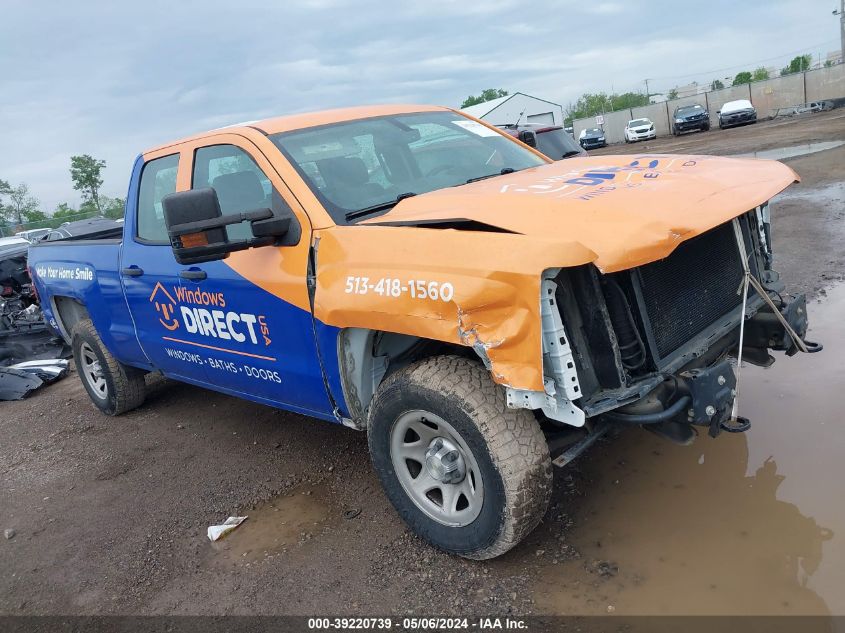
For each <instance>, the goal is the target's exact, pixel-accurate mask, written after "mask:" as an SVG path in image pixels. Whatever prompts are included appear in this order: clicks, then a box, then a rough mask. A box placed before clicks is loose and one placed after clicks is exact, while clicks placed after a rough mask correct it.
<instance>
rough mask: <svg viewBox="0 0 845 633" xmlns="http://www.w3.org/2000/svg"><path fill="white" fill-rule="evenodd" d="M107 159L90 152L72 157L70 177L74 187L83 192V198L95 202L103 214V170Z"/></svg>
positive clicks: (98, 210)
mask: <svg viewBox="0 0 845 633" xmlns="http://www.w3.org/2000/svg"><path fill="white" fill-rule="evenodd" d="M105 166H106V161H104V160H97V159H96V158H94V157H93V156H90V155H88V154H82V155H81V156H71V157H70V177H71V179H73V188H74V189H76V190H77V191H80V192H82V199H83V200H85V201H86V202H91V203H93V205H94V207H95V208H96V209H97V213H99V214H101V215H102V212H103V211H102V207H101V205H100V187H102V186H103V178H102V171H103V168H104V167H105Z"/></svg>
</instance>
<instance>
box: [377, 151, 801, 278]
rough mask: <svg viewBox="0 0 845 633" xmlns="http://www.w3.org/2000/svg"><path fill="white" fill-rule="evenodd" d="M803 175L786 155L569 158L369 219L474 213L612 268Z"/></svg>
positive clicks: (647, 255) (427, 220) (666, 250)
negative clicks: (578, 249) (781, 158)
mask: <svg viewBox="0 0 845 633" xmlns="http://www.w3.org/2000/svg"><path fill="white" fill-rule="evenodd" d="M797 180H799V178H798V175H797V174H796V173H795V172H794V171H793V170H792V169H790V168H789V167H787V166H786V165H784V164H782V163H779V162H776V161H770V160H758V159H751V158H723V157H716V156H680V155H668V154H648V155H640V156H636V155H630V156H595V157H584V158H571V159H569V160H566V161H561V162H556V163H551V164H548V165H544V166H541V167H535V168H532V169H527V170H524V171H521V172H518V173H515V174H508V175H504V176H498V177H495V178H490V179H488V180H483V181H480V182H476V183H472V184H468V185H461V186H458V187H450V188H448V189H440V190H437V191H432V192H430V193H426V194H422V195H418V196H414V197H412V198H407V199H405V200H402V201H401V202H400V203H399V204H397V205H396V206H395V207H394V208H393V209H392V210H391V211H390V212H389V213H387V214H385V215H382V216H379V217H377V218H372V219H370V220H366V221H365V222H364V223H363V224H382V225H383V224H392V225H397V224H398V225H412V226H431V227H436V226H437V224H438V223H442V224H444V225H447V226H456V227H458V228H460V223H461V222H466V221H468V222H471V223H473V224H467V226H468V227H469V226H471V227H474V228H475V229H477V228H478V227H480V226H483V225H486V226H487V227H492V228H493V229H498V230H500V231H507V232H511V233H517V234H522V235H526V236H531V237H532V238H534V239H536V240H537V241H538V242H542V243H544V244H547V243H549V242H555V241H559V242H566V243H568V244H572V243H573V242H577V243H579V244H580V245H581V246H583V247H584V249H583V252H585V253H588V255H587V257H588V259H587V260H586V261H584V262H581V263H589V262H593V263H594V264H595V265H596V266H598V268H599V269H600V270H602V271H603V272H606V273H607V272H615V271H618V270H624V269H627V268H633V267H635V266H640V265H642V264H645V263H648V262H651V261H655V260H658V259H662V258H664V257H666V256H668V255H669V254H670V253H671V252H672V251H673V250H674V249H675V248H676V247H677V246H678V244H680V243H681V242H683V241H684V240H687V239H690V238H692V237H695V236H696V235H700V234H701V233H704V232H706V231H708V230H710V229H712V228H714V227H716V226H718V225H719V224H722V223H724V222H727V221H729V220H731V219H733V218H735V217H737V216H739V215H742V214H743V213H745V212H747V211H750V210H751V209H754V208H755V207H757V206H758V205H760V204H762V203H764V202H766V201H767V200H769V199H770V198H772V197H773V196H774V195H776V194H777V193H779V192H781V191H782V190H783V189H785V188H786V187H787V186H789V184H790V183H792V182H795V181H797ZM476 223H478V224H476ZM570 265H571V264H570Z"/></svg>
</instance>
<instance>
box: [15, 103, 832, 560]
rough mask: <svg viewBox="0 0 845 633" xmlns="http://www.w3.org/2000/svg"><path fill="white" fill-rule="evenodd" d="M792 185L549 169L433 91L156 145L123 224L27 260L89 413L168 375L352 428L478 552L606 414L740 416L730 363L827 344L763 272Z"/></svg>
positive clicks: (589, 166) (641, 167)
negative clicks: (434, 99) (780, 206)
mask: <svg viewBox="0 0 845 633" xmlns="http://www.w3.org/2000/svg"><path fill="white" fill-rule="evenodd" d="M796 179H797V176H796V174H795V173H794V172H793V171H792V170H791V169H790V168H788V167H786V166H784V165H783V164H781V163H777V162H772V161H763V160H752V159H737V158H718V157H712V156H668V155H643V156H601V157H589V158H572V159H569V160H566V161H562V162H553V161H551V160H549V159H548V158H546V157H544V156H543V155H542V154H540V153H539V152H537V151H536V150H534V149H532V148H531V147H528V146H527V145H524V144H522V143H520V142H519V141H518V140H516V139H514V138H512V137H511V136H509V135H507V134H505V133H503V132H501V131H500V130H497V129H496V128H494V127H491V126H489V125H487V124H485V123H483V122H480V121H477V120H475V119H471V118H468V117H467V116H465V115H463V114H461V113H459V112H455V111H453V110H449V109H446V108H439V107H430V106H381V107H368V108H356V109H346V110H339V111H330V112H321V113H316V114H303V115H294V116H288V117H281V118H276V119H269V120H266V121H260V122H249V123H244V124H241V125H238V126H233V127H228V128H224V129H219V130H214V131H211V132H208V133H205V134H200V135H198V136H194V137H191V138H187V139H183V140H180V141H177V142H174V143H171V144H167V145H164V146H161V147H157V148H155V149H152V150H150V151H148V152H146V153H144V154H143V155H141V156H139V157H138V159H137V161H136V163H135V166H134V169H133V172H132V176H131V181H130V186H129V193H128V196H127V212H126V222H125V226H124V228H123V235H122V236H119V235H117V234H115V235H113V236H107V237H101V238H100V239H96V240H87V241H83V240H74V239H72V238H71V239H67V240H62V241H57V242H48V243H42V244H38V245H36V246H34V247H33V248H32V249H31V253H30V268H31V269H32V271H33V275H34V280H35V285H36V288H37V290H38V293H39V295H40V296H41V298H42V307H43V309H44V311H45V313H46V314H47V316H48V318H49V319H50V321H51V323H53V324H54V325H55V326H56V328H58V329H59V330H60V331H61V332H62V334H63V336H64V337H65V338H66V339H67V341H68V342H70V343H71V344H72V346H73V350H74V355H75V358H76V364H77V368H78V371H79V374H80V376H81V378H82V382H83V384H84V385H85V388H86V390H87V391H88V393H89V395H90V396H91V399H92V400H93V402H94V403H95V404H96V405H97V406H98V407H99V408H100V409H101V410H102V411H103V412H104V413H106V414H109V415H117V414H120V413H123V412H125V411H128V410H130V409H132V408H134V407H137V406H139V405H140V404H141V403H142V402H143V400H144V385H145V383H144V374H145V373H147V372H153V371H158V372H161V373H163V374H164V375H165V376H167V377H170V378H173V379H176V380H180V381H184V382H187V383H191V384H194V385H199V386H202V387H206V388H209V389H214V390H217V391H220V392H223V393H226V394H231V395H234V396H238V397H241V398H245V399H248V400H252V401H256V402H261V403H265V404H268V405H271V406H275V407H279V408H283V409H287V410H290V411H295V412H299V413H303V414H306V415H309V416H313V417H316V418H321V419H323V420H329V421H334V422H339V423H341V424H344V425H347V426H350V427H353V428H356V429H360V430H363V431H366V433H367V434H368V438H369V447H370V452H371V457H372V462H373V465H374V467H375V470H376V472H377V474H378V476H379V478H380V479H381V482H382V484H383V486H384V489H385V492H386V494H387V496H388V497H389V498H390V501H391V502H392V503H393V504H394V506H395V507H396V509H397V510H398V512H399V514H400V515H401V516H402V518H403V519H404V520H405V521H406V522H407V524H408V525H409V526H410V527H411V528H412V529H413V530H414V531H416V532H417V533H418V534H420V535H421V536H423V537H424V538H426V539H428V540H429V541H430V542H431V543H433V544H434V545H436V546H437V547H440V548H442V549H444V550H446V551H448V552H452V553H456V554H459V555H462V556H466V557H470V558H476V559H483V558H491V557H494V556H497V555H499V554H502V553H503V552H505V551H507V550H508V549H510V548H511V547H513V546H514V545H515V544H516V543H518V542H519V541H520V540H521V539H522V538H523V537H525V536H526V535H527V534H528V533H529V532H530V531H531V530H532V529H533V528H534V527H535V526H536V525H537V523H538V522H539V521H540V520H541V518H542V517H543V515H544V513H545V511H546V507H547V504H548V502H549V498H550V495H551V486H552V473H551V470H552V464H553V463H555V464H558V465H562V464H565V463H567V462H568V461H569V460H571V459H572V458H573V457H574V456H575V455H576V454H577V453H578V452H580V451H581V450H583V449H584V448H585V447H586V446H588V445H589V444H590V443H591V442H593V441H594V440H595V438H596V437H598V436H599V435H601V434H602V433H604V432H605V431H606V430H607V429H608V428H613V427H616V426H620V425H637V426H642V427H646V428H650V429H652V430H654V431H656V432H658V433H660V434H662V435H664V436H666V437H669V438H670V439H673V440H674V441H677V442H681V443H688V442H690V441H691V440H692V439H693V437H694V435H695V427H696V426H701V427H703V428H704V429H706V430H707V431H708V432H709V434H710V435H712V436H716V435H718V434H719V432H720V431H722V430H725V429H727V430H728V431H742V430H744V429H746V428H747V427H748V422H747V421H745V420H744V419H743V418H741V417H739V416H738V415H737V414H736V412H735V411H732V406H733V403H734V400H735V390H736V378H735V372H734V369H733V367H734V364H735V362H734V363H732V361H731V357H732V356H736V355H737V354H739V353H740V351H741V353H742V355H743V357H744V359H746V360H747V361H749V362H754V363H759V364H763V365H766V364H769V363H771V362H773V360H774V359H773V357H772V356H771V355H770V354H769V350H780V351H784V352H786V354H787V355H790V354H793V353H795V352H796V351H798V350H800V351H813V350H815V349H816V348H817V346H815V345H813V344H811V343H807V342H805V341H804V340H803V336H804V334H805V332H806V327H807V315H806V306H805V300H804V298H803V296H798V297H794V298H792V297H789V295H787V294H786V292H785V290H784V287H783V285H782V284H781V282H780V280H779V278H778V275H777V273H776V272H774V270H772V249H771V246H772V236H771V229H770V222H769V206H768V201H769V199H770V198H772V197H773V196H774V195H775V194H777V193H778V192H780V191H782V190H783V189H784V188H786V187H787V186H788V185H789V184H790V183H792V182H793V181H795V180H796ZM743 316H744V318H743ZM573 434H575V437H574V440H575V443H574V444H573V443H570V444H568V445H566V442H568V441H569V440H570V439H572V438H571V436H572V435H573Z"/></svg>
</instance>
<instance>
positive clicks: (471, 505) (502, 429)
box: [369, 356, 552, 559]
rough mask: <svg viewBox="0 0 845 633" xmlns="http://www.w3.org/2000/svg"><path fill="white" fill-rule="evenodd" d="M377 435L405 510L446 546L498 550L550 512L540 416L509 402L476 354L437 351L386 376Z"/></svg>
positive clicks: (382, 472) (376, 453) (383, 473)
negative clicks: (470, 357)
mask: <svg viewBox="0 0 845 633" xmlns="http://www.w3.org/2000/svg"><path fill="white" fill-rule="evenodd" d="M369 445H370V454H371V457H372V460H373V466H374V468H375V471H376V473H377V475H378V477H379V479H380V480H381V483H382V485H383V486H384V490H385V492H386V494H387V496H388V498H389V499H390V501H391V503H393V505H394V507H395V508H396V510H397V511H398V512H399V515H400V516H401V517H402V519H403V520H404V521H405V523H407V525H408V526H409V527H410V528H411V529H412V530H413V531H414V532H416V533H417V534H419V535H420V536H421V537H422V538H424V539H426V540H427V541H429V542H430V543H432V544H433V545H435V546H436V547H439V548H440V549H443V550H445V551H447V552H450V553H453V554H458V555H460V556H464V557H467V558H474V559H487V558H493V557H495V556H499V555H500V554H503V553H504V552H506V551H508V550H509V549H511V548H512V547H513V546H514V545H516V544H517V543H519V541H520V540H522V539H523V538H524V537H525V536H526V535H527V534H528V533H529V532H531V530H533V529H534V527H535V526H536V525H537V524H538V523H539V522H540V520H541V519H542V517H543V515H544V514H545V512H546V508H547V506H548V503H549V497H550V495H551V487H552V473H551V461H550V458H549V451H548V446H547V444H546V440H545V437H544V436H543V433H542V431H541V430H540V426H539V425H538V424H537V421H536V420H535V419H534V416H533V415H532V414H531V413H530V412H529V411H527V410H524V409H519V410H514V409H509V408H508V407H507V405H506V403H505V396H504V390H503V389H502V388H501V387H499V386H498V385H496V384H495V383H493V381H492V380H491V379H490V376H489V373H488V372H487V371H486V370H485V369H484V368H483V367H482V366H480V365H479V364H478V363H475V362H472V361H470V360H468V359H465V358H460V357H453V356H441V357H435V358H431V359H428V360H424V361H421V362H419V363H416V364H414V365H411V366H409V367H407V368H405V369H402V370H400V371H398V372H396V373H395V374H393V375H392V376H390V377H389V378H388V379H387V380H385V382H384V383H383V384H382V385H381V387H379V390H378V392H377V394H376V396H375V398H374V400H373V404H372V408H371V411H370V421H369Z"/></svg>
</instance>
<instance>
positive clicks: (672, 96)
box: [666, 88, 678, 101]
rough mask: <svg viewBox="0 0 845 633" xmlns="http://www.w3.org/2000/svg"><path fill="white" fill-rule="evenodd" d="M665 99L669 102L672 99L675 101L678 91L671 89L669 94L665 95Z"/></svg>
mask: <svg viewBox="0 0 845 633" xmlns="http://www.w3.org/2000/svg"><path fill="white" fill-rule="evenodd" d="M666 98H667V99H669V100H670V101H671V100H672V99H677V98H678V89H677V88H672V89H671V90H670V91H669V94H667V95H666Z"/></svg>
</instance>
